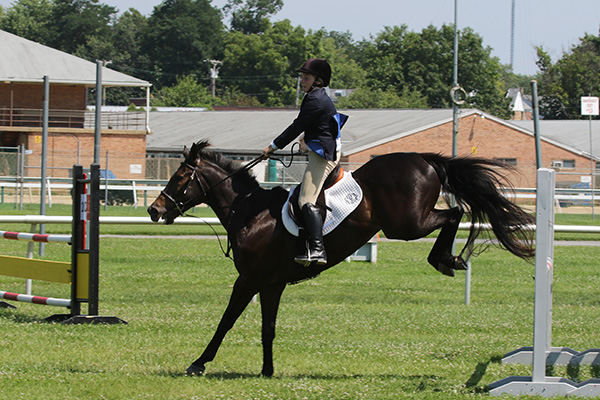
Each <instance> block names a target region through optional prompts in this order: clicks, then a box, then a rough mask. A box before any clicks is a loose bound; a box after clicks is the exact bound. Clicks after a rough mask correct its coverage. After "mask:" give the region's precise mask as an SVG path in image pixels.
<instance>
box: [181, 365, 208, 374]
mask: <svg viewBox="0 0 600 400" xmlns="http://www.w3.org/2000/svg"><path fill="white" fill-rule="evenodd" d="M205 369H206V368H205V367H204V365H202V366H197V365H194V364H192V365H190V366H189V367H188V369H186V370H185V374H186V375H187V376H196V375H204V370H205Z"/></svg>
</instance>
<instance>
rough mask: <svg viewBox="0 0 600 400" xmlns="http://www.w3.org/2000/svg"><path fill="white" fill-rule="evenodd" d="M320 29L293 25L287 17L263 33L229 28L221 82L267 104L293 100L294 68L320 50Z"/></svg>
mask: <svg viewBox="0 0 600 400" xmlns="http://www.w3.org/2000/svg"><path fill="white" fill-rule="evenodd" d="M322 37H323V32H321V31H319V32H316V33H312V32H309V33H308V34H307V33H306V31H305V30H304V29H302V28H300V27H296V28H294V27H292V25H291V23H290V21H289V20H284V21H279V22H276V23H274V24H272V25H271V26H270V27H269V28H268V29H267V30H266V31H265V32H264V33H263V34H260V35H257V34H243V33H242V32H238V31H231V32H229V33H228V34H227V37H226V42H225V55H224V58H223V66H222V67H221V74H220V76H221V79H219V80H220V81H221V83H223V84H226V85H228V86H235V87H237V88H238V89H239V90H240V91H241V92H242V93H245V94H247V95H252V96H255V97H256V98H257V99H258V100H259V101H260V103H262V104H264V105H268V106H283V105H290V104H294V101H295V99H296V94H297V92H296V83H297V80H296V78H297V76H298V74H297V72H296V71H297V70H298V68H300V66H301V65H302V63H303V62H304V60H306V59H307V58H309V57H311V56H314V55H316V54H318V53H319V52H320V51H321V42H322Z"/></svg>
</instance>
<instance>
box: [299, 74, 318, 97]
mask: <svg viewBox="0 0 600 400" xmlns="http://www.w3.org/2000/svg"><path fill="white" fill-rule="evenodd" d="M301 74H302V75H301V78H300V85H302V91H303V92H304V93H308V92H309V91H310V89H311V88H312V86H313V85H314V83H315V77H314V75H311V74H307V73H305V72H302V73H301Z"/></svg>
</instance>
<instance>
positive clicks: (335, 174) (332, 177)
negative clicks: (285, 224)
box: [287, 164, 344, 228]
mask: <svg viewBox="0 0 600 400" xmlns="http://www.w3.org/2000/svg"><path fill="white" fill-rule="evenodd" d="M343 176H344V169H343V168H342V166H341V165H340V164H338V165H337V166H336V167H335V168H334V169H333V171H331V173H330V174H329V175H328V176H327V178H326V179H325V182H324V183H323V188H322V189H321V192H320V193H319V197H318V198H317V204H315V206H317V208H318V209H319V212H320V214H321V218H323V220H325V216H326V215H327V211H331V208H329V207H328V206H327V204H326V203H325V190H326V189H329V188H330V187H332V186H333V185H335V184H336V183H337V182H338V181H340V180H341V179H342V178H343ZM298 197H300V185H298V186H296V187H295V188H294V190H293V191H292V194H291V195H290V196H289V198H288V202H287V205H288V207H287V211H288V214H289V216H290V218H291V219H292V221H294V223H295V224H296V225H298V227H300V228H303V227H304V217H303V216H302V210H300V206H299V205H298Z"/></svg>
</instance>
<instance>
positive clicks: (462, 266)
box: [454, 256, 469, 271]
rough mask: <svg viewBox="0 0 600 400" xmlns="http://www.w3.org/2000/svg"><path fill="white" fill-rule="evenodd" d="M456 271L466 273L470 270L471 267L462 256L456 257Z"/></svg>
mask: <svg viewBox="0 0 600 400" xmlns="http://www.w3.org/2000/svg"><path fill="white" fill-rule="evenodd" d="M454 269H456V270H460V271H466V270H468V269H469V265H468V264H467V262H466V261H465V260H464V259H463V258H462V257H461V256H456V257H455V258H454Z"/></svg>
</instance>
